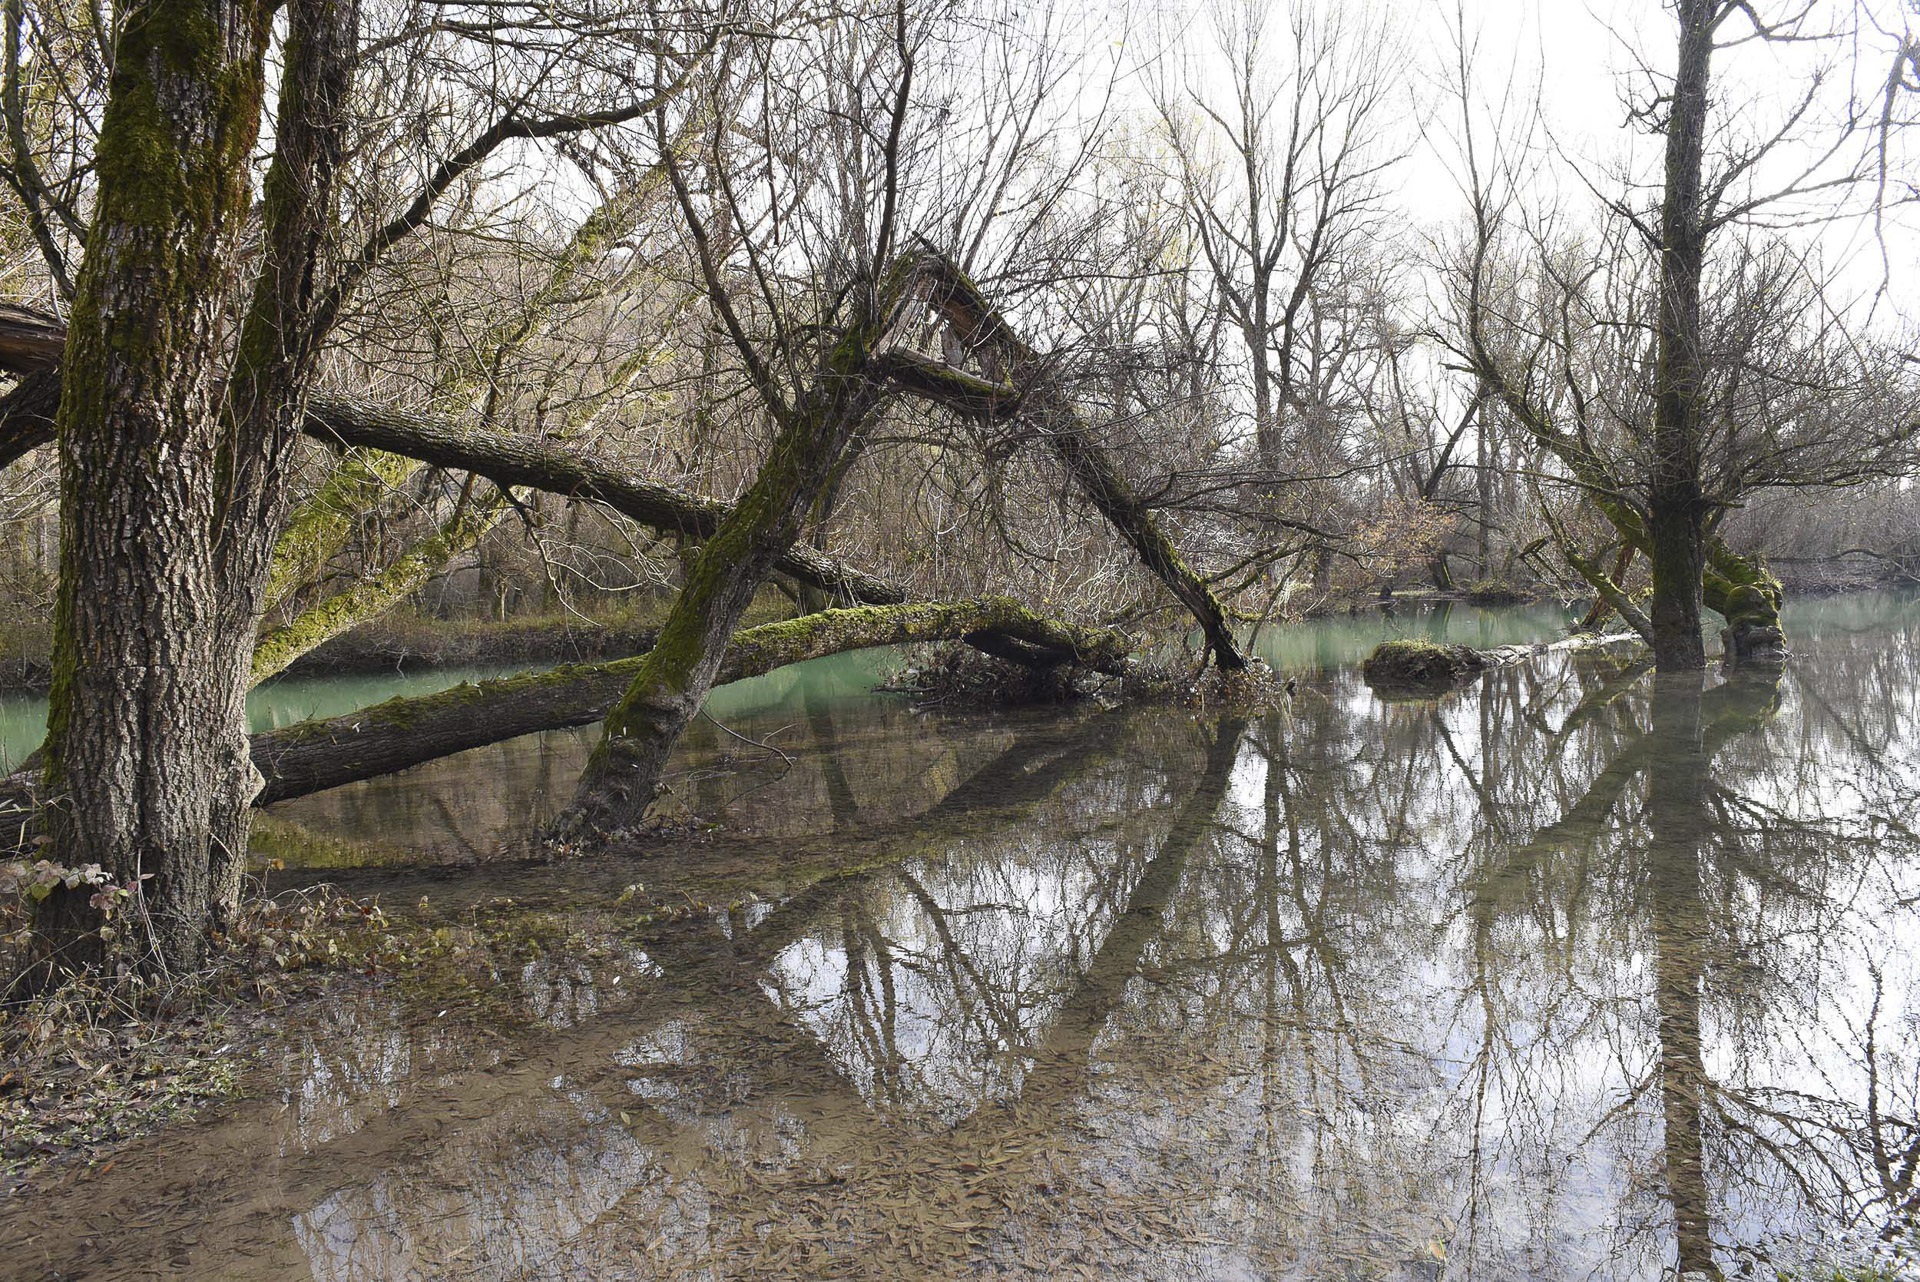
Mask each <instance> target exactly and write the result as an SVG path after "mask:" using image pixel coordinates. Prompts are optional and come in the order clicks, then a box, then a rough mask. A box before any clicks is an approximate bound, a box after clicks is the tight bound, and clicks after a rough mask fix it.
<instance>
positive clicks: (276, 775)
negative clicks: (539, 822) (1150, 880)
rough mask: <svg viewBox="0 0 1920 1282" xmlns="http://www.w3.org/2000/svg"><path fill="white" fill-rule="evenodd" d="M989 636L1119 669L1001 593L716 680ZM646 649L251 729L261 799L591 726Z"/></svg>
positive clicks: (1100, 649) (765, 635)
mask: <svg viewBox="0 0 1920 1282" xmlns="http://www.w3.org/2000/svg"><path fill="white" fill-rule="evenodd" d="M982 632H984V633H991V634H995V635H999V636H1004V637H1010V638H1014V639H1016V640H1019V641H1021V642H1023V643H1025V644H1027V645H1029V646H1034V647H1038V648H1040V649H1043V650H1045V651H1047V652H1049V653H1051V654H1053V655H1054V656H1056V658H1057V661H1058V662H1061V663H1077V664H1080V665H1081V666H1084V667H1088V668H1092V669H1094V670H1096V671H1100V672H1106V673H1113V674H1118V673H1120V672H1122V671H1124V669H1125V664H1126V659H1127V655H1128V653H1129V650H1130V645H1129V643H1128V641H1127V640H1126V638H1125V637H1123V636H1121V635H1120V634H1118V633H1115V632H1108V631H1102V630H1098V629H1088V628H1077V627H1073V626H1071V625H1068V624H1064V623H1060V622H1057V621H1055V620H1051V619H1046V618H1043V617H1041V616H1039V615H1036V614H1034V613H1033V612H1032V611H1030V610H1028V609H1027V608H1026V607H1024V606H1022V605H1021V604H1020V603H1019V602H1017V601H1014V600H1012V599H1011V598H1007V597H985V598H981V599H979V600H975V601H961V602H954V603H941V602H919V603H914V604H909V605H898V606H863V607H856V608H854V609H848V610H826V611H822V612H821V613H819V614H811V615H806V616H804V617H802V618H798V619H790V620H786V621H783V622H780V623H769V624H765V625H763V626H761V627H757V628H748V629H746V630H744V631H742V632H739V633H736V634H735V635H734V638H733V641H732V643H731V644H730V645H729V646H728V647H727V653H726V657H725V658H724V659H723V660H722V662H721V665H720V672H719V674H718V677H717V678H716V681H715V684H721V683H723V682H727V681H739V680H742V679H744V678H747V677H754V676H759V675H761V674H763V673H767V672H771V671H773V670H774V669H775V668H780V667H785V666H786V665H788V664H792V663H799V662H802V661H804V660H807V659H818V658H824V657H826V656H827V655H832V654H841V653H844V652H846V651H849V650H862V649H867V648H870V647H872V646H882V645H904V644H908V643H912V642H924V641H949V640H956V639H959V638H962V637H964V636H966V635H967V634H969V633H982ZM644 662H645V655H638V656H634V657H631V658H625V659H616V660H613V661H612V662H608V663H595V664H571V665H568V666H566V667H561V668H556V669H554V670H553V671H551V672H540V673H533V674H530V675H527V676H521V677H508V678H505V679H503V680H499V681H483V682H481V683H480V684H478V685H462V686H456V687H454V688H453V689H451V690H445V691H442V692H440V693H438V694H431V695H423V696H418V697H412V698H404V697H403V698H398V699H390V700H388V701H387V702H386V703H383V704H379V705H377V706H375V707H372V708H366V709H362V710H361V711H359V712H352V713H348V714H347V715H345V716H340V717H333V718H330V719H327V720H322V721H307V722H302V723H301V724H299V725H296V726H290V727H287V728H286V729H283V730H272V731H267V732H265V733H262V734H258V735H255V736H254V739H253V757H254V762H255V764H256V765H258V766H259V768H260V772H261V773H262V774H263V775H264V776H266V780H267V783H266V788H265V790H264V791H263V792H262V793H261V795H260V798H259V804H261V805H265V804H267V803H268V802H273V801H283V800H286V799H287V798H290V797H299V796H305V795H306V794H308V793H311V792H318V791H320V790H322V789H325V788H333V787H338V786H339V785H341V784H345V783H352V782H355V781H356V780H360V779H371V778H374V777H376V776H379V775H384V774H391V773H393V772H394V771H396V770H404V769H406V768H407V767H408V766H415V765H419V764H420V763H421V762H425V761H432V760H434V759H436V758H438V757H444V756H449V755H451V754H453V753H456V752H462V751H465V750H466V749H468V748H478V747H482V746H484V745H486V744H489V743H497V742H499V741H501V740H503V739H512V738H516V737H518V736H520V735H523V734H533V733H535V732H536V731H541V730H554V729H559V728H561V727H564V726H581V725H590V724H592V723H593V722H595V721H598V720H600V719H601V718H602V717H604V716H606V715H607V713H608V712H609V711H610V710H611V709H612V708H613V706H614V705H615V703H617V702H618V701H619V699H620V696H621V695H622V694H623V693H624V692H625V690H626V688H627V685H628V683H629V682H631V681H632V679H633V677H634V674H635V673H636V672H638V671H639V670H640V667H641V665H642V664H643V663H644Z"/></svg>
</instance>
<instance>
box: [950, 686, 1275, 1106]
mask: <svg viewBox="0 0 1920 1282" xmlns="http://www.w3.org/2000/svg"><path fill="white" fill-rule="evenodd" d="M1245 732H1246V723H1245V722H1243V721H1240V720H1237V719H1228V720H1225V721H1222V722H1220V723H1219V724H1218V725H1216V726H1215V727H1214V728H1213V739H1212V742H1210V743H1209V744H1208V745H1207V764H1206V769H1205V771H1204V772H1203V773H1202V774H1201V776H1200V780H1199V782H1198V783H1197V784H1196V785H1195V786H1194V789H1193V791H1192V793H1190V794H1189V795H1188V797H1187V801H1186V804H1185V805H1183V806H1181V807H1180V810H1179V813H1177V814H1176V815H1174V817H1173V823H1172V825H1171V826H1170V827H1169V828H1168V829H1167V835H1166V836H1165V837H1163V838H1161V840H1160V847H1159V849H1158V850H1156V851H1154V853H1153V858H1152V859H1151V860H1149V861H1148V863H1147V866H1146V867H1145V868H1143V869H1142V870H1141V872H1140V877H1139V879H1138V880H1137V881H1135V882H1134V883H1133V890H1132V892H1131V893H1129V894H1128V896H1127V905H1126V908H1125V910H1124V911H1122V912H1121V914H1120V916H1119V917H1118V918H1117V919H1116V920H1115V921H1114V923H1113V928H1112V929H1111V930H1109V931H1108V932H1107V937H1106V938H1105V939H1104V940H1102V941H1101V943H1100V950H1099V951H1098V952H1096V953H1095V954H1094V955H1093V958H1092V960H1091V961H1089V962H1088V963H1087V968H1086V970H1085V971H1084V972H1083V973H1082V975H1081V977H1080V983H1079V985H1078V986H1077V987H1076V988H1075V989H1074V991H1073V992H1072V993H1071V994H1069V995H1068V997H1067V999H1066V1001H1065V1002H1063V1003H1062V1004H1061V1007H1060V1010H1059V1013H1058V1014H1056V1015H1055V1016H1054V1018H1053V1023H1052V1025H1051V1026H1050V1027H1049V1028H1048V1029H1047V1036H1046V1040H1045V1041H1044V1042H1043V1043H1042V1045H1041V1048H1040V1054H1039V1055H1038V1057H1037V1062H1036V1063H1035V1065H1034V1068H1033V1071H1032V1072H1031V1073H1029V1074H1028V1076H1027V1081H1026V1085H1025V1086H1024V1088H1023V1089H1022V1092H1021V1103H1022V1105H1023V1106H1024V1107H1032V1106H1034V1105H1036V1104H1040V1103H1043V1102H1047V1101H1059V1100H1062V1099H1064V1098H1065V1097H1066V1096H1067V1095H1070V1094H1071V1093H1073V1092H1074V1091H1076V1090H1078V1089H1079V1087H1080V1085H1081V1083H1082V1082H1084V1081H1085V1080H1086V1076H1087V1074H1088V1072H1089V1071H1090V1070H1091V1068H1092V1064H1091V1062H1090V1056H1091V1053H1092V1050H1093V1044H1094V1042H1095V1041H1096V1040H1097V1039H1098V1038H1099V1036H1100V1034H1101V1033H1102V1032H1103V1031H1104V1030H1105V1028H1106V1026H1107V1021H1108V1019H1109V1018H1111V1017H1112V1015H1113V1012H1114V1010H1115V1009H1116V1008H1117V1007H1118V1006H1119V1005H1120V999H1121V997H1123V996H1124V995H1125V993H1126V990H1127V984H1128V983H1129V982H1130V981H1131V980H1132V979H1133V977H1134V975H1135V974H1136V973H1137V972H1138V971H1139V969H1140V962H1141V959H1142V958H1143V957H1144V956H1145V955H1146V951H1147V948H1148V946H1149V945H1151V944H1152V943H1153V941H1154V940H1156V939H1158V938H1159V937H1160V930H1161V927H1162V925H1163V924H1164V923H1163V918H1164V916H1165V914H1166V911H1167V907H1168V905H1169V904H1171V903H1172V902H1173V895H1174V892H1175V891H1176V890H1178V889H1179V888H1180V879H1181V878H1182V877H1183V876H1184V875H1185V873H1186V869H1187V861H1188V860H1189V859H1190V858H1192V856H1193V852H1194V851H1195V850H1196V849H1198V848H1199V847H1200V844H1201V842H1202V841H1203V840H1204V839H1205V838H1206V836H1207V835H1208V834H1209V833H1211V832H1213V831H1214V821H1215V818H1216V817H1217V816H1218V815H1219V813H1220V807H1221V805H1222V804H1223V803H1224V802H1225V801H1226V797H1227V787H1228V785H1229V784H1230V783H1231V782H1232V779H1233V767H1234V763H1235V762H1237V761H1238V760H1239V756H1240V740H1241V738H1242V736H1243V735H1244V734H1245ZM979 1117H980V1115H979V1114H976V1115H975V1119H976V1120H977V1119H978V1118H979Z"/></svg>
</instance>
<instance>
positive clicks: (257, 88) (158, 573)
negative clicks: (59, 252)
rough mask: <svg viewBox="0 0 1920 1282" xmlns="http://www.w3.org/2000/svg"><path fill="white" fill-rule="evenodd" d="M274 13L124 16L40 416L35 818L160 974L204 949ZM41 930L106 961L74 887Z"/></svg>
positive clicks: (223, 749)
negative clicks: (226, 476) (52, 534)
mask: <svg viewBox="0 0 1920 1282" xmlns="http://www.w3.org/2000/svg"><path fill="white" fill-rule="evenodd" d="M270 18H271V6H270V5H269V4H267V3H265V2H264V0H244V2H241V3H235V2H234V0H133V2H132V3H130V4H128V5H127V7H126V8H125V10H124V11H123V16H122V20H121V27H120V34H119V38H118V40H117V41H116V44H115V50H114V71H113V77H112V81H111V85H110V88H109V95H108V101H107V107H106V111H105V115H104V118H103V121H102V126H101V132H100V140H99V144H98V148H97V151H96V154H95V165H96V168H97V171H98V175H99V195H98V202H97V206H96V209H95V214H94V221H93V226H92V229H91V231H90V234H89V236H88V240H87V254H86V260H85V263H84V265H83V267H82V270H81V273H80V279H79V282H78V286H77V290H76V296H75V299H74V309H73V319H72V323H71V325H70V328H69V331H68V335H67V344H66V350H65V356H64V368H65V375H64V378H63V381H62V393H61V398H60V404H59V410H58V414H57V427H58V438H59V447H60V476H61V496H60V497H61V547H60V590H59V596H58V600H57V603H56V606H55V614H54V657H53V665H54V679H53V689H52V693H51V697H50V707H49V712H48V727H47V729H48V734H47V755H46V784H47V795H48V796H49V798H50V799H51V801H50V804H49V805H48V806H47V808H46V809H45V810H44V811H43V817H42V822H43V826H44V831H45V835H46V836H47V838H48V839H49V845H48V853H49V855H50V856H51V857H52V858H54V859H55V860H56V861H58V862H60V863H63V864H68V865H74V866H78V865H85V864H98V865H99V866H100V867H101V868H102V869H104V870H105V871H106V872H107V873H109V874H110V875H111V876H113V877H114V878H115V879H116V880H118V881H121V882H130V883H134V884H137V885H138V886H139V890H138V894H137V898H136V900H135V904H134V907H133V911H132V912H131V913H130V914H129V921H128V925H129V927H130V928H131V929H130V930H129V931H127V932H125V933H123V936H122V940H123V944H124V946H125V948H126V949H127V951H129V952H131V953H133V954H134V955H135V956H136V957H137V959H138V960H139V962H140V963H141V964H143V965H146V966H149V967H152V968H154V969H159V970H179V969H184V968H189V967H192V966H194V965H195V964H197V963H198V962H199V960H200V958H201V956H202V954H203V952H204V947H205V940H206V930H205V927H206V923H207V915H208V905H209V904H210V902H211V900H212V896H213V887H212V880H211V879H212V870H211V865H210V850H211V847H212V845H213V843H214V842H215V841H216V840H218V839H219V838H218V837H217V836H216V830H217V829H219V828H220V827H221V826H222V824H223V822H224V819H225V817H226V810H227V803H228V800H229V797H230V788H229V785H228V783H227V781H228V779H229V778H230V777H231V775H232V774H233V768H232V767H233V763H232V762H231V761H230V760H229V759H228V758H229V757H230V756H231V746H232V736H233V733H234V731H233V720H234V716H235V714H236V707H235V698H236V695H235V684H234V683H233V682H231V681H225V680H222V679H221V675H220V670H219V667H218V662H219V657H220V644H219V637H220V625H221V623H222V621H223V617H224V615H225V611H226V605H225V603H224V602H223V600H222V599H221V586H222V584H221V574H220V568H219V561H218V557H217V555H216V548H215V542H216V538H215V536H216V532H217V527H216V524H215V522H216V519H217V515H218V508H219V490H218V484H217V482H218V478H219V473H220V470H221V451H220V448H219V445H220V441H219V435H220V433H219V422H220V416H219V411H218V408H217V406H218V390H217V374H218V371H217V361H218V357H219V351H220V345H221V334H220V329H219V323H218V317H219V314H220V311H219V308H218V305H217V300H219V299H220V298H221V297H222V296H224V295H225V294H226V292H227V290H228V288H229V286H230V281H229V278H228V263H229V262H230V260H231V252H232V246H233V241H234V237H235V235H236V233H237V231H238V230H239V227H240V225H241V223H242V222H243V221H244V219H245V217H246V213H247V206H248V196H249V193H248V185H247V161H248V158H249V155H250V153H251V151H252V149H253V146H254V142H255V139H256V137H257V135H258V130H259V122H260V110H261V100H262V97H263V92H264V87H265V86H264V75H265V73H264V55H265V50H266V43H267V37H268V27H269V23H270ZM143 878H144V879H147V880H144V881H142V880H140V879H143ZM36 924H37V926H38V927H39V930H40V938H41V941H42V948H43V950H44V955H45V957H46V959H47V961H48V962H50V963H51V965H52V966H53V967H54V968H55V970H56V971H58V970H68V969H73V968H75V967H78V966H84V965H90V964H94V963H97V962H98V961H100V960H101V958H102V953H103V949H102V940H101V934H100V926H101V922H100V916H99V912H98V910H97V909H96V908H94V907H93V906H92V905H91V903H90V902H89V894H88V892H87V891H85V890H84V889H83V890H75V891H68V892H65V893H61V894H57V895H55V896H52V897H50V898H49V899H47V900H45V901H44V902H43V904H42V910H41V912H40V913H39V915H38V918H37V923H36Z"/></svg>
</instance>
